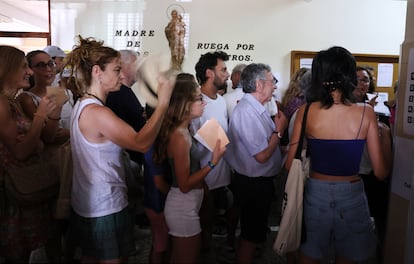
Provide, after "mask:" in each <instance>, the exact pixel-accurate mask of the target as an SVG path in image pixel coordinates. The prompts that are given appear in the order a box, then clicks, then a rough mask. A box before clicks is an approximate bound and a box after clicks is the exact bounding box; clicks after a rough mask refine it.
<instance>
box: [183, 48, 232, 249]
mask: <svg viewBox="0 0 414 264" xmlns="http://www.w3.org/2000/svg"><path fill="white" fill-rule="evenodd" d="M228 59H229V56H228V55H227V54H226V53H225V52H222V51H216V52H208V53H206V54H204V55H201V57H200V59H199V61H198V62H197V64H196V66H195V70H196V77H197V80H198V82H199V84H200V85H201V93H202V96H203V100H204V101H205V102H206V103H207V104H206V106H205V108H204V112H203V115H202V116H201V117H199V118H196V119H193V121H192V123H191V127H190V130H191V131H192V133H193V135H194V134H195V133H196V132H197V130H198V129H199V128H200V127H201V126H202V125H203V124H204V123H205V122H206V121H207V120H209V119H211V118H214V119H216V120H217V121H218V123H219V124H220V126H221V127H222V128H223V130H224V131H225V132H227V129H228V118H227V108H226V102H225V101H224V99H223V97H222V96H221V95H219V94H218V93H217V91H218V90H220V89H222V88H223V87H226V86H227V80H228V78H229V73H228V71H227V67H226V64H225V61H227V60H228ZM198 145H199V149H200V151H201V152H202V156H201V159H200V166H201V167H204V166H206V165H207V164H208V162H209V161H210V159H211V152H210V151H209V150H208V149H207V148H205V147H203V146H202V145H201V144H198ZM230 173H231V172H230V167H229V165H228V164H227V162H226V161H225V160H224V159H222V160H220V162H219V163H218V164H217V165H216V166H215V168H214V169H213V170H211V171H210V173H209V174H208V175H207V176H206V178H205V183H206V188H205V192H204V199H203V205H202V207H201V210H200V222H201V226H202V230H203V233H202V236H203V248H206V249H211V245H210V243H211V235H212V228H213V225H214V219H215V215H216V213H217V209H228V208H229V207H230V206H231V204H230V201H220V199H218V198H219V197H223V196H224V197H226V195H227V194H228V189H227V186H228V185H229V184H230V180H231V174H230ZM223 194H224V195H223ZM231 203H232V202H231ZM210 256H211V255H210ZM206 257H208V256H206Z"/></svg>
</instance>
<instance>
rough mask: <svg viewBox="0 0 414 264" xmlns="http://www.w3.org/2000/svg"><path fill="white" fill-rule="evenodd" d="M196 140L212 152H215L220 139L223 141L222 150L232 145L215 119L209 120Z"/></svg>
mask: <svg viewBox="0 0 414 264" xmlns="http://www.w3.org/2000/svg"><path fill="white" fill-rule="evenodd" d="M194 138H195V139H197V140H198V141H199V142H200V143H201V144H203V145H204V146H205V147H206V148H207V149H208V150H210V151H211V152H213V150H214V147H215V146H216V142H217V140H218V139H220V140H221V141H220V147H221V148H224V147H225V146H226V145H227V144H229V143H230V141H229V139H228V137H227V135H226V132H224V129H223V128H222V127H221V126H220V124H219V122H218V121H217V120H216V119H214V118H212V119H209V120H207V121H206V122H205V123H204V124H203V125H202V126H201V127H200V129H199V130H198V131H197V133H196V134H195V135H194Z"/></svg>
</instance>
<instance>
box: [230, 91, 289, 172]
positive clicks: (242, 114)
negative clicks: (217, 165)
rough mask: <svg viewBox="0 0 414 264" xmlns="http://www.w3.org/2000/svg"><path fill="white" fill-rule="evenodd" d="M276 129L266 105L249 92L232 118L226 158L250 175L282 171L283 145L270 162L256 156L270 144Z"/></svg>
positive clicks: (239, 169)
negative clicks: (262, 160)
mask: <svg viewBox="0 0 414 264" xmlns="http://www.w3.org/2000/svg"><path fill="white" fill-rule="evenodd" d="M273 131H275V123H274V122H273V120H272V118H271V117H270V114H269V112H268V111H267V110H266V108H265V107H264V106H263V105H262V104H261V103H260V102H259V101H258V100H257V99H256V98H254V97H253V96H252V95H251V94H245V95H244V96H243V98H242V99H241V100H240V102H239V103H238V104H237V105H236V107H235V108H234V111H233V115H232V117H231V119H230V125H229V131H228V136H229V140H230V144H229V145H228V149H227V151H226V154H225V155H226V156H225V158H226V160H227V161H228V162H229V163H230V165H231V167H232V168H233V169H234V170H235V171H237V172H238V173H240V174H243V175H246V176H249V177H261V176H263V177H272V176H275V175H276V174H277V173H279V171H280V168H281V165H282V153H281V151H280V148H279V146H278V147H277V148H276V149H275V151H274V152H273V154H272V156H271V157H270V158H269V159H268V161H267V162H265V163H259V162H257V160H256V159H255V155H256V154H258V153H260V152H262V151H263V150H264V149H266V148H267V147H268V145H269V140H270V137H271V136H272V132H273Z"/></svg>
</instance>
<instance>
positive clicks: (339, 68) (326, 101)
mask: <svg viewBox="0 0 414 264" xmlns="http://www.w3.org/2000/svg"><path fill="white" fill-rule="evenodd" d="M356 76H357V75H356V61H355V58H354V56H352V54H351V53H350V52H349V51H348V50H346V49H345V48H343V47H338V46H335V47H331V48H329V49H327V50H323V51H320V52H319V53H318V54H317V55H316V57H315V58H314V60H313V62H312V86H311V93H312V94H313V95H314V101H320V102H321V104H322V106H323V107H326V108H329V107H331V106H332V104H333V99H332V96H331V92H332V91H334V90H340V91H341V92H342V97H341V102H342V103H349V102H350V101H351V100H352V91H353V90H354V89H355V87H356V85H357V77H356Z"/></svg>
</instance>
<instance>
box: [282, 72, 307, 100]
mask: <svg viewBox="0 0 414 264" xmlns="http://www.w3.org/2000/svg"><path fill="white" fill-rule="evenodd" d="M307 72H310V69H308V68H300V69H299V70H297V71H296V72H295V74H293V76H292V78H291V79H290V82H289V86H288V88H287V89H286V92H285V94H284V96H283V99H282V106H283V107H285V106H286V104H287V103H288V102H289V101H290V100H292V99H293V98H295V97H297V96H300V95H304V91H303V90H302V89H301V87H300V85H299V84H300V80H301V79H302V77H303V76H304V75H305V73H307Z"/></svg>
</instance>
